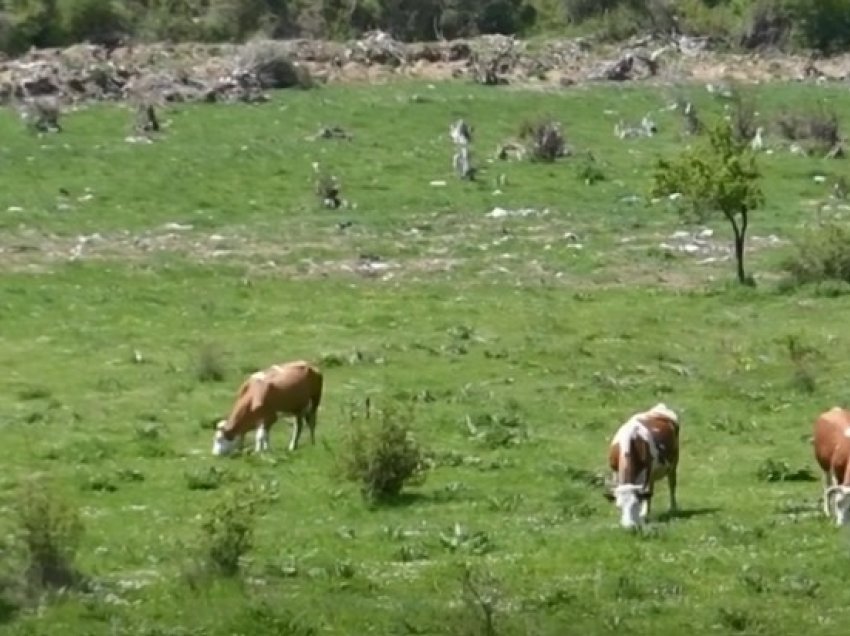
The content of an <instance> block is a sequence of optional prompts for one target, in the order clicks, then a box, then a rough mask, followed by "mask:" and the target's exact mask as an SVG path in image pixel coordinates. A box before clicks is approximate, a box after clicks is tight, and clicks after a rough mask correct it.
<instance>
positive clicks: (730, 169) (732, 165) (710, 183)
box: [652, 120, 764, 284]
mask: <svg viewBox="0 0 850 636" xmlns="http://www.w3.org/2000/svg"><path fill="white" fill-rule="evenodd" d="M760 177H761V175H760V173H759V171H758V169H757V168H756V163H755V156H754V155H753V153H752V152H751V151H750V148H749V146H748V145H747V144H746V142H745V140H739V139H736V138H735V135H734V133H733V130H732V127H731V125H730V124H729V122H727V121H725V120H721V121H720V122H719V123H717V124H716V125H715V126H714V127H713V128H712V129H711V130H710V132H709V135H708V140H707V142H703V143H701V144H699V145H696V146H695V147H693V148H691V149H688V150H686V151H685V152H683V153H682V154H681V155H680V156H679V157H678V158H676V159H675V160H673V161H667V160H665V159H660V160H659V161H658V163H657V165H656V170H655V174H654V175H653V185H652V196H665V195H669V194H672V193H674V192H677V193H680V194H681V195H682V196H683V197H684V198H685V200H686V201H687V203H688V207H687V208H686V209H688V210H690V212H691V213H693V214H695V215H696V217H697V218H698V219H699V220H703V219H705V218H706V217H707V216H708V215H709V214H711V213H712V212H721V213H722V214H723V216H724V217H725V218H726V220H727V221H729V224H730V225H731V226H732V232H733V233H734V235H735V262H736V265H737V271H738V282H740V283H742V284H752V279H751V278H750V277H748V276H747V275H746V272H745V270H744V244H745V240H746V236H747V228H748V226H749V220H750V212H751V211H752V210H755V209H756V208H758V207H760V206H761V205H762V204H763V203H764V194H763V193H762V191H761V187H760V186H759V179H760Z"/></svg>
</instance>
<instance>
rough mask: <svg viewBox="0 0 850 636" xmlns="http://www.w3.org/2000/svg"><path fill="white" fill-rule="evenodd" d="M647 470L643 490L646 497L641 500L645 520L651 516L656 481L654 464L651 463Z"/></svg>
mask: <svg viewBox="0 0 850 636" xmlns="http://www.w3.org/2000/svg"><path fill="white" fill-rule="evenodd" d="M645 470H646V477H644V483H643V491H644V492H645V493H646V497H645V498H644V500H643V501H641V502H640V518H641V520H643V521H645V520H646V518H647V517H648V516H649V509H650V507H651V502H652V493H653V490H655V483H654V481H653V479H652V470H653V465H652V464H651V463H650V464H649V466H647V467H646V469H645Z"/></svg>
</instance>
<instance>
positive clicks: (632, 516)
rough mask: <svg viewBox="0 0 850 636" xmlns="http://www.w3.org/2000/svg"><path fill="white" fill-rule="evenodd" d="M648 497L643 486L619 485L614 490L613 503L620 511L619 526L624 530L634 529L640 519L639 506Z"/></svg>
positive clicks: (640, 521) (639, 522)
mask: <svg viewBox="0 0 850 636" xmlns="http://www.w3.org/2000/svg"><path fill="white" fill-rule="evenodd" d="M647 497H648V495H647V493H645V492H644V489H643V486H639V485H637V484H620V485H619V486H617V487H616V488H615V489H614V503H615V504H616V505H617V508H619V509H620V525H621V526H623V527H624V528H630V529H631V528H636V527H638V526H639V525H640V524H641V523H642V521H643V519H642V518H641V504H642V503H643V502H644V501H645V500H646V498H647Z"/></svg>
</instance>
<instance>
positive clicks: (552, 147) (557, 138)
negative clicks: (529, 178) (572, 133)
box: [519, 119, 567, 162]
mask: <svg viewBox="0 0 850 636" xmlns="http://www.w3.org/2000/svg"><path fill="white" fill-rule="evenodd" d="M519 137H520V139H522V140H524V141H526V142H527V143H528V144H529V156H530V157H531V159H532V161H547V162H551V161H555V159H557V158H558V157H563V156H564V155H566V154H567V146H566V142H565V141H564V135H563V132H562V131H561V124H559V123H558V122H556V121H553V120H551V119H540V120H537V121H527V122H524V123H523V124H522V125H521V126H520V129H519Z"/></svg>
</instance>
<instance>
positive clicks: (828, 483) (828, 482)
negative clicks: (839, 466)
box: [823, 470, 834, 517]
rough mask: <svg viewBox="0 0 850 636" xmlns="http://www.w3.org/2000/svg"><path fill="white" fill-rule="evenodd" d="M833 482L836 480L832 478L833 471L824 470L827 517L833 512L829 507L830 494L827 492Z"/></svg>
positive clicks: (824, 498)
mask: <svg viewBox="0 0 850 636" xmlns="http://www.w3.org/2000/svg"><path fill="white" fill-rule="evenodd" d="M833 483H834V480H833V479H832V474H831V471H828V470H825V471H823V513H824V514H825V515H826V516H827V517H831V516H832V512H831V511H830V509H829V496H828V495H827V494H826V493H827V491H828V489H829V487H830V486H832V485H833Z"/></svg>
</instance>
